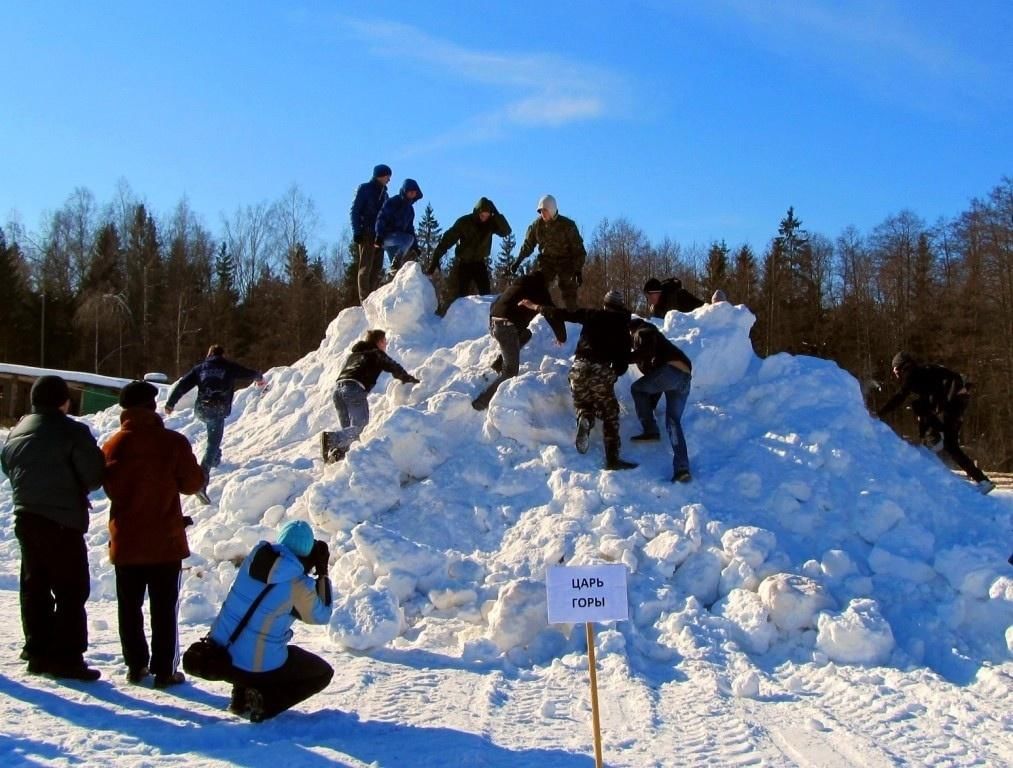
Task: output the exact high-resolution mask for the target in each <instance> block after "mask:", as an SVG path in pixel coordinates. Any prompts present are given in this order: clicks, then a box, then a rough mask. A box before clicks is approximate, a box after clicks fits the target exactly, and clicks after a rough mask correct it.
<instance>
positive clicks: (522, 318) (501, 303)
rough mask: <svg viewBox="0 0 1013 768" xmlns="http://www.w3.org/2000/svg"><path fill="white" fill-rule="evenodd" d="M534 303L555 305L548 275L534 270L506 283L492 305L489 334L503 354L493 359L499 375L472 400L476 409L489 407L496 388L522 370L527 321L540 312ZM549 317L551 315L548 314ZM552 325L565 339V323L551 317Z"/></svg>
mask: <svg viewBox="0 0 1013 768" xmlns="http://www.w3.org/2000/svg"><path fill="white" fill-rule="evenodd" d="M524 301H527V302H529V303H533V304H534V305H535V306H541V307H553V306H555V305H554V304H553V303H552V296H551V295H550V294H549V288H548V286H547V285H546V284H545V275H544V274H542V273H541V272H540V271H538V270H535V271H534V272H531V273H529V274H527V275H521V276H520V277H517V278H514V280H513V281H512V282H511V283H510V285H508V286H507V289H506V290H505V291H503V293H501V294H500V295H499V296H497V297H496V300H495V301H494V302H493V303H492V306H491V307H490V309H489V335H490V336H492V337H493V338H494V339H495V340H496V343H497V344H499V348H500V354H499V356H498V357H497V358H496V360H494V361H493V364H492V367H493V370H495V371H496V372H497V373H498V374H499V376H498V377H497V378H496V379H495V380H494V381H493V382H492V383H491V384H489V386H488V387H486V388H485V390H483V392H482V394H480V395H479V396H478V397H476V398H475V399H474V400H472V402H471V405H472V407H473V408H474V409H475V410H476V411H484V410H485V409H486V408H488V407H489V401H490V400H492V397H493V395H495V394H496V390H498V389H499V387H500V385H501V384H502V383H503V382H504V381H506V380H507V379H512V378H513V377H514V376H516V375H517V372H518V371H519V370H520V357H521V348H522V347H523V346H524V345H525V344H527V343H528V342H529V341H530V340H531V331H529V330H528V325H530V324H531V321H532V320H534V319H535V316H536V315H537V314H538V312H537V311H536V310H534V309H530V308H529V306H530V304H528V305H526V304H524V303H523V302H524ZM546 319H548V317H547V318H546ZM549 326H550V327H551V328H552V332H553V333H554V334H555V336H556V341H557V343H559V344H563V343H565V342H566V324H565V323H564V322H563V321H562V320H560V319H558V318H554V319H551V320H549Z"/></svg>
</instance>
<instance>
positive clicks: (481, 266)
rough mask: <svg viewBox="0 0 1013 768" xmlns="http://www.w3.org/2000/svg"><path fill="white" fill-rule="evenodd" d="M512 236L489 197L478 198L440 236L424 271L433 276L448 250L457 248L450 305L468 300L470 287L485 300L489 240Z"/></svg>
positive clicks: (488, 284)
mask: <svg viewBox="0 0 1013 768" xmlns="http://www.w3.org/2000/svg"><path fill="white" fill-rule="evenodd" d="M510 232H511V229H510V223H509V222H508V221H507V220H506V217H505V216H504V215H503V214H502V213H500V212H499V211H498V210H496V206H495V204H494V203H493V202H492V200H490V199H489V198H488V197H480V198H479V199H478V202H477V203H475V208H474V210H473V211H472V212H471V213H469V214H466V215H464V216H462V217H461V218H459V219H458V220H457V221H455V222H454V225H453V226H452V227H451V228H450V229H448V230H447V231H446V232H444V233H443V237H441V238H440V242H439V243H437V245H436V250H435V251H433V259H432V261H430V262H429V265H428V266H427V267H426V274H429V275H431V274H433V272H435V271H436V270H437V269H439V268H440V259H442V258H443V254H445V253H446V252H447V251H449V250H450V247H451V246H452V245H454V244H455V243H456V244H457V248H456V249H455V250H454V255H455V257H456V262H455V265H454V273H455V274H454V278H456V279H455V280H454V283H455V284H454V285H452V286H451V291H450V295H449V296H448V297H447V298H446V302H445V303H446V304H447V305H449V304H450V303H451V302H452V301H454V300H455V299H459V298H461V297H462V296H468V295H469V293H468V289H469V288H470V287H471V285H472V284H474V285H475V291H476V292H477V293H478V294H479V295H481V296H485V295H487V294H488V293H489V291H490V279H489V253H490V252H491V251H492V236H493V235H499V236H500V237H506V236H507V235H509V234H510Z"/></svg>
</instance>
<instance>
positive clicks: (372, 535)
mask: <svg viewBox="0 0 1013 768" xmlns="http://www.w3.org/2000/svg"><path fill="white" fill-rule="evenodd" d="M352 542H353V543H354V544H355V548H356V549H357V550H358V551H359V554H361V555H362V557H363V559H364V560H365V561H366V562H368V563H370V565H371V566H372V568H373V572H374V573H376V574H378V575H384V574H389V573H392V572H400V573H404V574H411V575H412V576H413V577H415V579H416V581H421V580H423V579H426V578H427V577H429V578H437V579H443V578H445V576H446V574H445V570H446V558H445V556H444V555H443V554H442V553H441V552H437V551H436V550H434V549H431V548H429V547H426V546H422V545H421V544H416V543H415V542H413V541H410V540H409V539H406V538H405V537H404V536H402V535H400V534H399V533H397V532H395V531H392V530H390V529H387V528H382V527H380V526H378V525H373V524H372V523H362V524H361V525H357V526H356V527H355V529H354V530H353V531H352Z"/></svg>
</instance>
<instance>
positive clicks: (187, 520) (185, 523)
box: [183, 515, 193, 528]
mask: <svg viewBox="0 0 1013 768" xmlns="http://www.w3.org/2000/svg"><path fill="white" fill-rule="evenodd" d="M191 525H193V518H192V517H190V515H183V527H184V528H189V527H190V526H191Z"/></svg>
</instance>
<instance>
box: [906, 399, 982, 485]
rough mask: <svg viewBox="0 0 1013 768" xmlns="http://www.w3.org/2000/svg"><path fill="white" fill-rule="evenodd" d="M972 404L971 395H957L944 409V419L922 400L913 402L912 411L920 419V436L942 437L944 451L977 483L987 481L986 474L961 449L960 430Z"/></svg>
mask: <svg viewBox="0 0 1013 768" xmlns="http://www.w3.org/2000/svg"><path fill="white" fill-rule="evenodd" d="M970 402H971V398H970V396H969V395H966V394H965V395H956V396H955V397H954V398H953V399H952V400H950V401H949V402H948V403H947V404H946V406H945V407H944V408H943V409H942V419H940V418H939V413H938V412H937V411H936V409H935V408H934V407H933V406H932V404H931V403H929V401H927V400H923V399H921V398H919V399H917V400H913V401H912V402H911V410H912V411H913V412H914V414H915V417H916V418H917V419H918V436H919V437H925V436H926V435H927V434H934V435H937V436H942V438H943V450H945V451H946V452H947V453H948V454H950V456H951V457H952V458H953V460H954V461H955V462H956V464H957V466H958V467H960V468H961V469H962V470H964V474H966V475H967V476H968V477H969V478H971V479H972V480H974V481H975V482H976V483H977V482H981V481H982V480H985V479H986V477H985V473H984V472H982V471H981V470H980V469H978V466H977V465H976V464H975V463H974V462H973V461H972V460H971V457H970V456H968V455H967V454H966V453H964V449H963V448H961V447H960V430H961V428H962V427H963V426H964V412H965V411H966V410H967V406H968V405H969V404H970Z"/></svg>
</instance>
